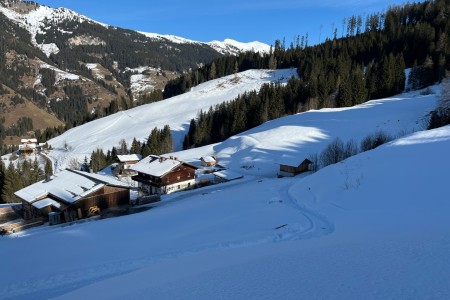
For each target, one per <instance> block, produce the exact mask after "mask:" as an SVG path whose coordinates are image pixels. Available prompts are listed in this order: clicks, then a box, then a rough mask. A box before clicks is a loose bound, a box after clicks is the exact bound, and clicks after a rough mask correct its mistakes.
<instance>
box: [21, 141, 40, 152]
mask: <svg viewBox="0 0 450 300" xmlns="http://www.w3.org/2000/svg"><path fill="white" fill-rule="evenodd" d="M20 143H21V144H20V145H19V154H33V153H36V152H39V151H41V150H42V148H43V147H44V145H45V143H38V141H37V139H21V140H20Z"/></svg>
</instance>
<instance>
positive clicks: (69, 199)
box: [15, 170, 130, 225]
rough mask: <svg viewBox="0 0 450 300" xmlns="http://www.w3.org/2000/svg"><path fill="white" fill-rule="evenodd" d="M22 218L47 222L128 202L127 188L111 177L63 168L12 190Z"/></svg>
mask: <svg viewBox="0 0 450 300" xmlns="http://www.w3.org/2000/svg"><path fill="white" fill-rule="evenodd" d="M15 195H16V196H17V197H19V198H20V199H21V200H22V206H23V214H24V219H25V220H29V219H35V218H45V219H46V220H47V221H49V222H50V225H53V224H58V223H62V222H71V221H75V220H78V219H82V218H86V217H89V216H91V215H93V214H96V213H98V212H99V211H100V210H103V209H106V208H110V207H116V206H120V205H125V204H129V202H130V190H129V188H128V187H127V186H126V185H125V184H124V183H122V182H120V181H118V180H115V179H113V178H111V177H107V176H103V175H98V174H92V173H86V172H82V171H74V170H65V171H62V172H60V173H57V174H56V175H54V176H52V177H51V178H49V179H46V180H44V181H41V182H37V183H35V184H33V185H30V186H28V187H26V188H24V189H22V190H20V191H18V192H16V193H15Z"/></svg>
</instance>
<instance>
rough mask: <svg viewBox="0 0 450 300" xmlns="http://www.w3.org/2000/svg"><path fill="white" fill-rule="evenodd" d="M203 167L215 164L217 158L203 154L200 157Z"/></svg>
mask: <svg viewBox="0 0 450 300" xmlns="http://www.w3.org/2000/svg"><path fill="white" fill-rule="evenodd" d="M200 161H201V163H202V166H203V167H211V166H215V165H216V164H217V160H216V158H215V157H214V156H203V157H202V158H200Z"/></svg>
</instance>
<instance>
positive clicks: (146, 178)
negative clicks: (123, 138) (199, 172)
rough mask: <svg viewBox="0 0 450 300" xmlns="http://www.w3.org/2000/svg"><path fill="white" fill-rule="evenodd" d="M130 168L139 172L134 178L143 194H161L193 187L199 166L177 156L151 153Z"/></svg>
mask: <svg viewBox="0 0 450 300" xmlns="http://www.w3.org/2000/svg"><path fill="white" fill-rule="evenodd" d="M130 169H131V170H134V171H136V172H137V173H138V174H137V175H136V176H133V177H132V179H133V180H134V181H137V182H138V184H139V188H140V190H141V191H142V193H143V194H145V195H157V194H159V195H161V194H170V193H173V192H177V191H182V190H187V189H190V188H193V187H194V185H195V170H196V169H197V168H196V167H195V166H192V165H190V164H187V163H185V162H182V161H179V160H178V159H177V158H176V157H172V156H170V157H162V156H156V155H150V156H147V157H146V158H144V159H143V160H141V161H140V162H139V163H137V164H135V165H134V166H131V167H130Z"/></svg>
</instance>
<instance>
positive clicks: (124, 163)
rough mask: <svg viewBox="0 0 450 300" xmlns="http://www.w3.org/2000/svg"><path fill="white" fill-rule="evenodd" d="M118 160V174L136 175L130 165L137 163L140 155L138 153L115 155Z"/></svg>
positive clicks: (140, 157)
mask: <svg viewBox="0 0 450 300" xmlns="http://www.w3.org/2000/svg"><path fill="white" fill-rule="evenodd" d="M117 159H118V160H119V165H118V174H119V175H128V176H129V175H136V172H135V171H133V170H131V169H130V167H131V166H133V165H135V164H137V163H138V162H139V161H140V160H141V159H142V156H141V155H140V154H129V155H117Z"/></svg>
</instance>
